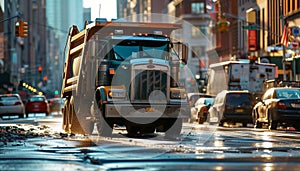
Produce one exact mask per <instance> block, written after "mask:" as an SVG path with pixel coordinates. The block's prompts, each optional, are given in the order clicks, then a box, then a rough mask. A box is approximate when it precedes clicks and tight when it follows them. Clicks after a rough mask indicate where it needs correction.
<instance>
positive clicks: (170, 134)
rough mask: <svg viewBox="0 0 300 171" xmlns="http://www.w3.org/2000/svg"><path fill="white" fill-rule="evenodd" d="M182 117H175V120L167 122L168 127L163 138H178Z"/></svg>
mask: <svg viewBox="0 0 300 171" xmlns="http://www.w3.org/2000/svg"><path fill="white" fill-rule="evenodd" d="M182 122H183V121H182V119H181V118H177V119H176V120H175V122H171V123H170V122H169V123H168V124H167V127H168V128H169V129H167V130H166V132H165V138H168V139H175V138H178V137H179V135H180V133H181V129H182Z"/></svg>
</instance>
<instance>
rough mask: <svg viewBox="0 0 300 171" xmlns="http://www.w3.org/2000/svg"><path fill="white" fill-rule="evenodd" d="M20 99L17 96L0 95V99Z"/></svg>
mask: <svg viewBox="0 0 300 171" xmlns="http://www.w3.org/2000/svg"><path fill="white" fill-rule="evenodd" d="M16 100H19V98H18V97H17V96H2V97H0V101H16Z"/></svg>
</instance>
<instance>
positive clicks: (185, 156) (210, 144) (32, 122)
mask: <svg viewBox="0 0 300 171" xmlns="http://www.w3.org/2000/svg"><path fill="white" fill-rule="evenodd" d="M61 120H62V119H61V118H60V117H53V118H51V117H49V118H39V119H23V120H9V122H12V123H13V122H15V124H16V126H17V127H18V130H22V129H21V128H24V129H25V130H26V129H27V128H28V127H31V128H34V129H39V130H40V133H39V134H38V135H37V136H31V137H28V138H26V139H18V140H16V141H12V142H8V143H6V144H1V146H0V152H1V153H0V158H1V161H0V170H20V168H24V170H34V169H36V170H49V168H52V169H50V170H53V169H54V168H55V170H63V169H69V170H76V169H77V170H96V169H100V170H101V169H109V168H116V167H118V168H123V169H125V168H127V167H128V166H127V164H128V163H130V167H133V168H135V167H136V168H141V170H142V169H145V170H147V169H149V168H156V169H159V170H163V169H162V168H165V169H166V170H168V169H174V168H178V170H186V169H188V168H192V169H197V170H198V169H200V168H202V169H208V170H232V169H237V168H238V167H239V165H240V166H247V167H249V170H253V169H257V170H263V169H266V168H269V169H270V170H280V169H279V168H282V169H283V168H284V170H297V169H299V167H300V166H299V162H300V153H299V150H300V146H299V144H300V143H299V142H300V134H299V132H296V131H292V130H288V129H289V128H282V129H279V130H277V131H269V130H268V129H254V128H252V127H251V125H248V126H249V127H247V128H242V127H239V126H235V127H227V126H224V127H218V126H214V125H205V124H203V125H196V124H190V123H185V124H184V129H183V131H182V134H181V136H180V137H178V138H177V139H176V140H174V139H173V140H169V139H165V138H164V136H163V134H156V133H155V134H151V135H144V136H142V137H127V132H126V129H125V128H122V127H118V128H116V129H115V130H114V132H113V135H112V137H100V136H98V135H97V132H96V131H94V132H93V134H92V135H91V136H83V135H67V134H65V133H63V132H62V130H61V129H60V128H61ZM0 123H1V126H2V128H3V127H4V126H8V125H10V126H12V125H11V124H7V123H8V120H4V121H2V120H1V122H0ZM34 129H31V130H34ZM2 132H3V131H2ZM177 160H180V161H181V162H179V163H178V161H177ZM159 161H160V162H159ZM162 161H164V162H165V164H163V163H164V162H162ZM174 161H176V164H174V165H172V164H171V163H172V162H174ZM161 162H162V163H161ZM133 163H134V165H133ZM145 163H147V164H145ZM167 163H169V164H170V165H169V164H167ZM21 170H22V169H21ZM129 170H131V169H129ZM243 170H244V169H243ZM246 170H247V169H246Z"/></svg>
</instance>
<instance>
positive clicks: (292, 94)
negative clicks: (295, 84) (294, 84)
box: [276, 89, 300, 99]
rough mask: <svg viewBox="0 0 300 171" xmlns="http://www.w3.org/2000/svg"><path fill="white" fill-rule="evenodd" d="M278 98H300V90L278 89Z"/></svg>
mask: <svg viewBox="0 0 300 171" xmlns="http://www.w3.org/2000/svg"><path fill="white" fill-rule="evenodd" d="M276 96H277V98H280V99H286V98H300V90H298V89H278V90H276Z"/></svg>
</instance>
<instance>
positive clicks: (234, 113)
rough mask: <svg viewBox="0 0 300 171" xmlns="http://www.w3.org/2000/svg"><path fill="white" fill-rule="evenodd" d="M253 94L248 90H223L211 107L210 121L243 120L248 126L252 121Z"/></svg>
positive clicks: (221, 124)
mask: <svg viewBox="0 0 300 171" xmlns="http://www.w3.org/2000/svg"><path fill="white" fill-rule="evenodd" d="M252 108H253V100H252V95H251V94H250V93H249V92H248V91H228V90H223V91H222V92H220V93H219V94H217V96H216V98H215V102H214V104H213V105H212V106H211V108H210V109H209V117H210V122H218V123H219V125H220V126H223V124H224V122H227V123H234V124H235V123H236V122H241V123H243V126H244V127H246V126H247V124H248V123H252Z"/></svg>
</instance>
